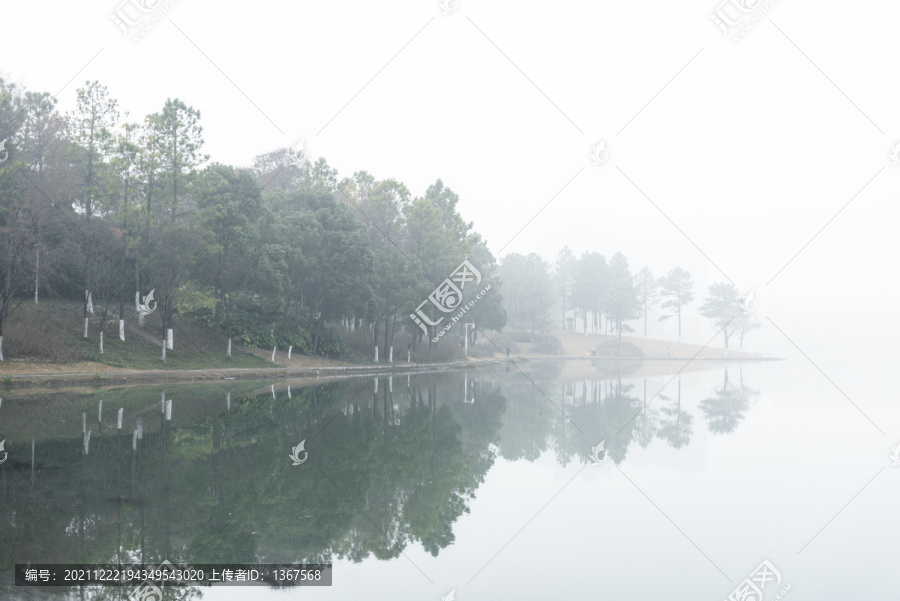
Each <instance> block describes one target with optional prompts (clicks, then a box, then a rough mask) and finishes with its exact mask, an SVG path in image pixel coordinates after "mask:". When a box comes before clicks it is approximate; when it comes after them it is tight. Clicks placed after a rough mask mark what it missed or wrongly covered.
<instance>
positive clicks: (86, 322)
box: [84, 317, 89, 338]
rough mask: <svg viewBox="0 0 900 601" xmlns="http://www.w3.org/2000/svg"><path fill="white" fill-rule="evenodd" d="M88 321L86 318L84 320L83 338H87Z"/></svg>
mask: <svg viewBox="0 0 900 601" xmlns="http://www.w3.org/2000/svg"><path fill="white" fill-rule="evenodd" d="M88 319H89V318H88V317H85V318H84V337H85V338H87V332H88Z"/></svg>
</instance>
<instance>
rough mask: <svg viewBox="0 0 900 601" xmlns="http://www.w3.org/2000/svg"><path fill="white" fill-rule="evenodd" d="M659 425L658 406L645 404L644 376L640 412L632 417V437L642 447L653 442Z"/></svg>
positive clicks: (645, 383)
mask: <svg viewBox="0 0 900 601" xmlns="http://www.w3.org/2000/svg"><path fill="white" fill-rule="evenodd" d="M658 427H659V408H658V407H657V406H656V405H654V404H653V403H650V405H648V404H647V378H644V402H643V404H642V406H641V412H640V414H639V415H638V416H637V417H636V418H635V419H634V439H635V440H636V441H637V443H638V444H639V445H641V447H643V448H645V449H646V448H647V445H648V444H650V443H651V442H653V437H654V436H656V431H657V428H658Z"/></svg>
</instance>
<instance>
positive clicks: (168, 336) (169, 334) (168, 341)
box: [166, 328, 175, 351]
mask: <svg viewBox="0 0 900 601" xmlns="http://www.w3.org/2000/svg"><path fill="white" fill-rule="evenodd" d="M172 342H173V340H172V328H169V329H168V330H167V331H166V346H167V347H169V350H170V351H173V350H175V346H174V345H173V344H172Z"/></svg>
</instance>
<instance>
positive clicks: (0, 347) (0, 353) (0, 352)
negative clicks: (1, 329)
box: [0, 336, 3, 361]
mask: <svg viewBox="0 0 900 601" xmlns="http://www.w3.org/2000/svg"><path fill="white" fill-rule="evenodd" d="M0 361H3V336H0Z"/></svg>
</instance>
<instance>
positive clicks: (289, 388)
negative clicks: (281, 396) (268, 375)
mask: <svg viewBox="0 0 900 601" xmlns="http://www.w3.org/2000/svg"><path fill="white" fill-rule="evenodd" d="M288 398H291V385H290V384H288Z"/></svg>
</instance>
